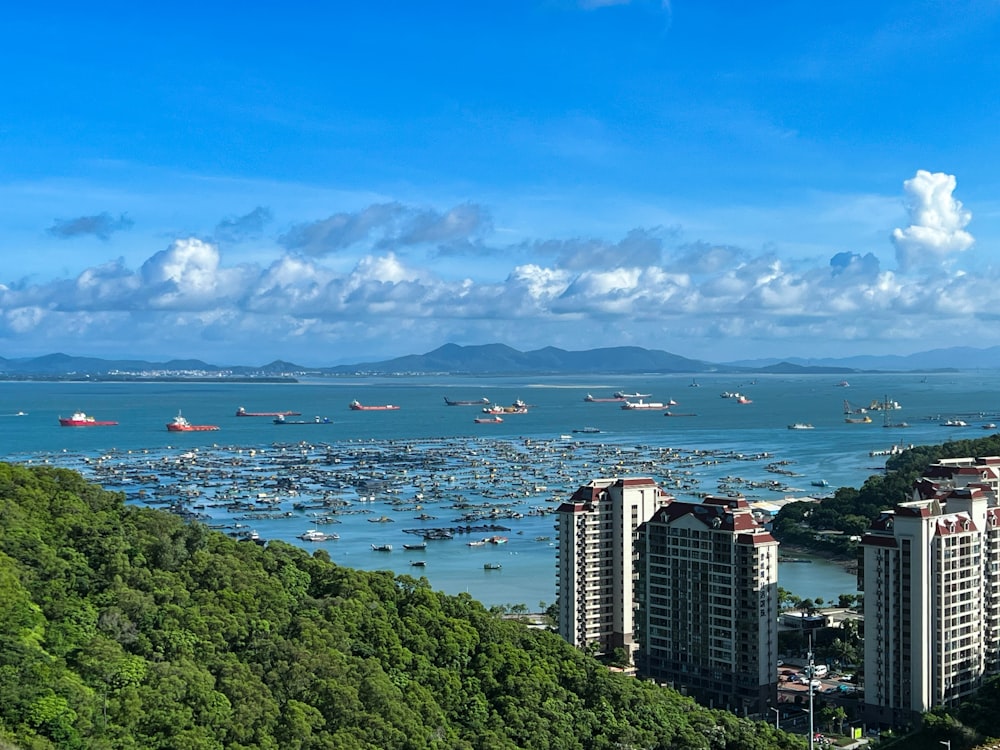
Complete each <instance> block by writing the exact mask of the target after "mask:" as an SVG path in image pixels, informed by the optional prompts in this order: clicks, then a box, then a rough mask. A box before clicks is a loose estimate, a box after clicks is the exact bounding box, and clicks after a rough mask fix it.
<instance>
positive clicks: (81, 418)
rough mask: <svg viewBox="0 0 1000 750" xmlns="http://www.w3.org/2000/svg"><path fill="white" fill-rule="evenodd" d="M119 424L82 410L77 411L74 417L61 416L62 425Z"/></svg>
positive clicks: (108, 425)
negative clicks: (96, 417) (95, 417)
mask: <svg viewBox="0 0 1000 750" xmlns="http://www.w3.org/2000/svg"><path fill="white" fill-rule="evenodd" d="M116 424H118V423H117V422H111V421H107V420H103V421H102V420H97V419H94V418H93V417H91V416H88V415H87V414H85V413H83V412H82V411H78V412H75V413H74V414H73V416H72V417H59V425H60V426H61V427H112V426H114V425H116Z"/></svg>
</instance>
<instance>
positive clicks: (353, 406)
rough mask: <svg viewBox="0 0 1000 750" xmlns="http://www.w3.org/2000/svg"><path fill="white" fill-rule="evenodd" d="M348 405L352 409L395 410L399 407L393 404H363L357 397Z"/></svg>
mask: <svg viewBox="0 0 1000 750" xmlns="http://www.w3.org/2000/svg"><path fill="white" fill-rule="evenodd" d="M350 407H351V409H353V410H354V411H395V410H396V409H398V408H399V407H398V406H395V405H393V404H378V405H373V406H365V405H364V404H362V403H361V402H360V401H358V400H357V399H355V400H354V401H352V402H351V403H350Z"/></svg>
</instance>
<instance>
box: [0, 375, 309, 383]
mask: <svg viewBox="0 0 1000 750" xmlns="http://www.w3.org/2000/svg"><path fill="white" fill-rule="evenodd" d="M0 381H6V382H12V381H13V382H44V383H219V382H224V383H298V382H299V381H298V378H294V377H291V376H284V375H259V376H253V375H11V374H0Z"/></svg>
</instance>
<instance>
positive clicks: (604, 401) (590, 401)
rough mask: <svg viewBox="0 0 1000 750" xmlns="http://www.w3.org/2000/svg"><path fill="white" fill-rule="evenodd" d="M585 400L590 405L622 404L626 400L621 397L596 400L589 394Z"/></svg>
mask: <svg viewBox="0 0 1000 750" xmlns="http://www.w3.org/2000/svg"><path fill="white" fill-rule="evenodd" d="M583 400H584V401H586V402H587V403H588V404H611V403H620V402H622V401H624V400H625V399H624V398H620V397H619V396H614V397H613V398H596V397H594V396H591V395H590V394H589V393H588V394H587V395H586V396H584V397H583Z"/></svg>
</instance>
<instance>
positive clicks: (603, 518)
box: [556, 478, 670, 653]
mask: <svg viewBox="0 0 1000 750" xmlns="http://www.w3.org/2000/svg"><path fill="white" fill-rule="evenodd" d="M669 501H670V498H669V497H668V496H667V495H666V494H665V493H664V492H663V490H662V489H661V488H660V487H659V486H658V485H657V484H656V482H654V481H653V480H652V479H648V478H629V479H595V480H593V481H591V482H590V483H589V484H586V485H584V486H582V487H580V488H579V489H578V490H577V491H576V492H574V493H573V496H572V497H571V498H570V500H569V501H568V502H565V503H563V504H562V505H561V506H560V507H559V509H558V514H559V515H558V519H559V520H558V523H557V526H556V528H557V530H558V535H559V536H558V538H559V542H558V560H557V566H558V585H557V597H558V606H559V634H560V635H561V636H562V637H563V638H565V639H566V640H567V641H569V642H570V643H572V644H573V645H574V646H577V647H578V648H584V647H596V648H597V649H598V651H600V652H605V653H610V652H611V651H612V650H614V649H616V648H626V649H628V650H629V651H630V652H631V651H632V650H633V640H634V639H633V632H632V631H633V617H634V606H635V605H634V599H635V596H634V587H635V536H636V529H638V527H639V525H640V524H642V523H644V522H645V521H647V520H648V519H649V518H650V517H651V516H652V515H653V513H654V512H655V511H656V509H657V508H659V507H661V506H662V505H664V504H665V503H667V502H669Z"/></svg>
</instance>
